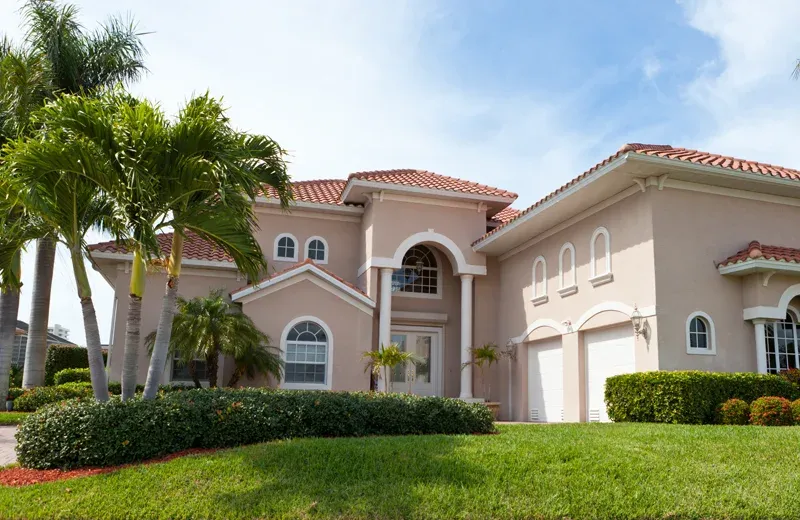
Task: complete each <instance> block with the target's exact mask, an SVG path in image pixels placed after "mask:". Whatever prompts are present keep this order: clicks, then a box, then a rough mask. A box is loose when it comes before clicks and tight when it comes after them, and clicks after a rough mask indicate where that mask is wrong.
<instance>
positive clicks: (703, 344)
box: [686, 311, 717, 355]
mask: <svg viewBox="0 0 800 520" xmlns="http://www.w3.org/2000/svg"><path fill="white" fill-rule="evenodd" d="M686 352H687V353H689V354H706V355H713V354H716V352H717V340H716V337H715V332H714V322H713V321H712V320H711V316H709V315H708V314H706V313H705V312H700V311H698V312H694V313H692V314H690V315H689V317H688V318H687V319H686Z"/></svg>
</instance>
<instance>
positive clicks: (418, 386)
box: [392, 327, 444, 396]
mask: <svg viewBox="0 0 800 520" xmlns="http://www.w3.org/2000/svg"><path fill="white" fill-rule="evenodd" d="M392 343H397V344H398V345H399V346H400V349H401V350H403V351H412V352H414V353H415V354H416V355H417V356H418V357H419V360H420V361H419V362H418V363H416V364H415V363H409V364H408V365H407V366H404V367H403V366H396V367H395V368H394V371H393V372H392V391H393V392H406V393H413V394H415V395H430V396H442V395H444V392H443V388H442V374H443V371H442V345H441V329H435V328H430V327H404V328H399V327H393V328H392Z"/></svg>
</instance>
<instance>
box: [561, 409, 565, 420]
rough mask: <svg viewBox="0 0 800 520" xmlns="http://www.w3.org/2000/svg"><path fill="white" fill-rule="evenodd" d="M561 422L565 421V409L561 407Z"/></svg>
mask: <svg viewBox="0 0 800 520" xmlns="http://www.w3.org/2000/svg"><path fill="white" fill-rule="evenodd" d="M561 422H564V409H563V408H562V409H561Z"/></svg>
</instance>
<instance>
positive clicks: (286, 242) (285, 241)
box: [273, 233, 297, 262]
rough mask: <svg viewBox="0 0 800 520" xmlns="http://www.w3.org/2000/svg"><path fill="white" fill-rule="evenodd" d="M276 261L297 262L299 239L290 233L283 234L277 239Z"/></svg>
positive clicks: (274, 255) (274, 256)
mask: <svg viewBox="0 0 800 520" xmlns="http://www.w3.org/2000/svg"><path fill="white" fill-rule="evenodd" d="M273 259H274V260H283V261H291V262H297V239H296V238H295V237H294V235H291V234H289V233H281V234H280V235H278V236H277V237H276V238H275V252H274V254H273Z"/></svg>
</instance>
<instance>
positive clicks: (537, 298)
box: [531, 255, 547, 305]
mask: <svg viewBox="0 0 800 520" xmlns="http://www.w3.org/2000/svg"><path fill="white" fill-rule="evenodd" d="M539 264H542V293H541V294H539V293H538V292H537V291H536V286H537V285H538V279H537V278H536V270H537V267H539ZM531 301H532V302H533V303H534V305H536V304H539V303H545V302H547V260H545V258H544V257H543V256H542V255H539V256H537V257H536V260H534V261H533V297H532V298H531Z"/></svg>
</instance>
